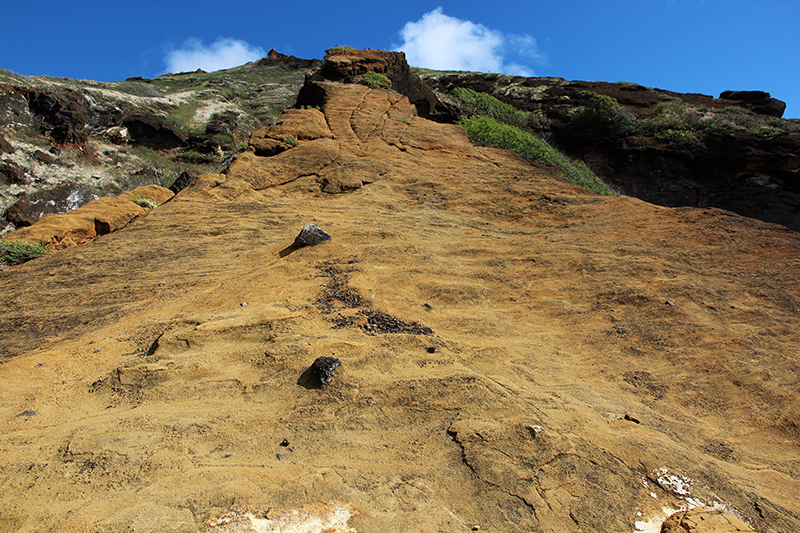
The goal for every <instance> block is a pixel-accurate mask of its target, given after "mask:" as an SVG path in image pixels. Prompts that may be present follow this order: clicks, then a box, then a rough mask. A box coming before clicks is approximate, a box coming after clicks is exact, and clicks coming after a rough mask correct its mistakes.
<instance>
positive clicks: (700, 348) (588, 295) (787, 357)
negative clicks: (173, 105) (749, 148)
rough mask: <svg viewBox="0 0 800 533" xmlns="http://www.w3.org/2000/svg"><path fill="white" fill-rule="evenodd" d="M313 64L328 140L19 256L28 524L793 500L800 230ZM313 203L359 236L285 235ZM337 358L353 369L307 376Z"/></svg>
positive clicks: (771, 507)
mask: <svg viewBox="0 0 800 533" xmlns="http://www.w3.org/2000/svg"><path fill="white" fill-rule="evenodd" d="M309 83H310V84H313V85H311V86H312V87H313V91H316V92H317V93H318V94H319V95H321V102H322V103H321V105H320V107H321V112H322V113H323V114H324V117H325V121H326V124H327V125H328V127H329V129H330V133H331V138H315V139H313V140H311V139H308V140H300V141H297V142H298V144H297V146H294V147H292V148H289V149H287V150H286V151H284V152H282V153H280V154H277V155H274V156H271V157H266V156H259V155H256V153H255V151H251V152H248V153H246V154H244V155H243V156H242V157H240V159H238V160H237V161H236V162H235V163H234V164H232V165H231V167H230V169H229V171H228V173H226V174H207V175H204V176H200V177H198V179H197V180H195V182H194V183H193V184H192V185H190V186H189V187H187V188H186V189H184V190H183V191H181V193H180V194H178V195H177V196H176V197H175V198H174V199H173V200H171V201H170V202H168V203H166V204H164V205H163V206H161V207H159V208H158V209H156V210H154V211H152V212H151V213H149V214H148V216H144V217H140V218H138V219H137V220H135V222H134V223H132V224H129V225H128V226H126V227H125V228H124V229H122V230H121V231H115V232H112V233H110V234H107V235H105V236H103V237H102V238H100V239H96V240H94V241H93V242H91V243H89V242H87V243H85V244H83V245H81V246H75V247H72V248H70V249H66V250H61V251H58V252H56V253H53V254H50V255H49V256H46V257H44V258H39V259H36V260H34V261H31V262H30V263H26V264H25V265H21V266H19V267H12V268H9V269H8V270H6V271H4V272H2V273H1V274H2V276H0V301H3V302H4V303H6V307H5V308H4V312H3V313H2V316H0V354H2V357H3V358H4V359H3V364H2V365H0V382H2V383H3V384H4V386H3V387H0V408H2V410H3V413H5V414H6V415H5V416H0V449H2V450H3V453H2V454H0V467H1V468H2V471H3V472H4V473H6V477H5V482H4V483H5V485H4V487H5V489H6V490H4V491H2V492H0V508H2V509H3V514H2V517H0V519H2V520H4V521H5V522H4V524H8V529H15V530H26V529H27V530H33V529H47V530H55V531H59V530H61V531H76V530H87V529H99V530H106V531H126V530H130V529H133V530H149V531H152V530H158V531H169V530H173V531H186V532H190V531H191V532H194V531H202V530H204V529H208V530H211V531H215V530H216V531H226V530H229V529H226V528H227V525H228V524H234V522H235V521H238V520H239V519H241V522H242V523H243V524H244V525H247V524H248V523H249V524H250V525H251V526H252V524H253V523H254V522H253V520H255V519H258V520H261V521H262V522H260V524H261V525H263V526H264V527H267V526H268V525H269V526H272V525H275V524H276V523H278V522H277V518H278V517H277V516H273V517H274V518H275V519H276V520H275V521H272V520H273V517H270V516H267V517H261V518H256V517H255V516H253V520H251V519H250V517H247V516H242V515H243V513H242V512H238V511H232V510H231V508H236V509H264V505H265V504H264V502H269V506H270V507H271V508H272V509H284V510H294V511H297V512H292V517H294V518H291V519H292V520H295V521H297V520H298V519H299V518H298V517H300V510H301V509H306V511H305V514H304V515H302V520H304V521H305V519H306V515H308V516H312V517H319V516H322V515H323V514H324V515H325V516H327V514H326V513H327V511H326V513H320V512H318V510H314V509H311V508H310V507H309V508H307V507H306V506H313V505H316V504H318V503H319V502H336V503H335V506H334V504H331V507H330V509H334V510H335V509H346V510H347V511H348V514H347V515H346V518H344V519H342V520H338V521H337V522H336V523H337V524H346V527H348V528H350V529H352V530H355V531H360V532H371V531H394V530H396V529H397V524H399V523H401V524H403V527H405V528H406V529H409V530H415V531H451V532H459V531H465V530H466V531H476V530H480V531H502V532H512V533H519V532H522V531H525V532H528V531H531V532H543V533H544V532H559V533H561V532H567V533H571V532H575V533H578V532H585V531H597V532H606V533H619V532H620V531H634V530H635V529H636V523H637V522H640V521H641V522H645V521H650V520H651V519H652V520H660V521H663V519H664V518H665V517H663V508H670V509H678V508H681V507H683V506H688V505H696V504H697V503H698V502H699V503H701V504H705V505H712V504H713V502H719V503H720V504H724V505H727V506H730V508H732V509H736V510H739V511H748V510H751V511H749V516H750V519H751V520H752V521H753V523H754V526H756V527H758V528H761V529H762V530H769V529H773V530H776V531H795V530H798V529H800V504H799V503H798V501H797V498H796V497H795V496H794V495H795V494H797V493H798V491H800V478H799V477H798V474H797V472H796V468H795V466H794V465H795V463H796V460H797V453H796V445H795V444H796V441H797V438H798V433H797V427H800V401H798V399H797V395H796V390H795V389H796V383H797V382H798V379H800V376H798V366H799V365H798V364H797V360H796V359H797V355H796V354H797V353H798V350H797V347H798V346H800V333H798V328H797V327H796V325H797V323H798V320H799V319H800V294H798V287H799V286H800V237H798V234H797V233H795V232H792V231H789V230H787V229H785V228H782V227H779V226H776V225H772V224H767V223H763V222H760V221H757V220H753V219H748V218H745V217H741V216H738V215H735V214H733V213H731V212H727V211H721V210H718V209H712V208H707V209H695V208H680V209H671V208H665V207H660V206H656V205H652V204H647V203H645V202H642V201H639V200H636V199H634V198H630V197H611V198H609V197H600V196H597V195H595V194H593V193H590V192H588V191H586V190H585V189H582V188H580V187H577V186H574V185H572V184H569V183H566V182H564V181H563V180H562V179H560V178H559V177H558V176H555V175H553V174H552V173H550V172H549V171H548V170H547V169H543V168H540V167H536V166H532V165H530V164H529V163H528V162H526V161H524V160H522V159H520V158H518V157H516V156H514V155H513V154H510V153H508V152H505V151H501V150H494V149H488V148H480V147H475V146H472V145H471V144H470V143H469V141H468V139H467V138H466V135H465V134H464V132H463V130H462V129H460V128H458V127H457V126H454V125H449V124H439V123H436V122H433V121H430V120H425V119H422V118H420V117H419V116H417V115H416V108H415V107H414V106H413V105H412V104H411V103H410V102H409V101H408V99H407V98H405V97H403V96H402V95H399V94H398V93H390V92H387V91H383V90H373V89H369V88H367V87H365V86H362V85H358V84H342V83H336V82H330V81H324V80H323V81H313V80H312V81H310V82H309ZM305 111H308V110H305ZM298 117H307V118H308V121H307V123H308V127H309V129H310V128H311V125H312V124H316V123H317V122H316V121H315V120H314V119H313V118H312V117H313V115H312V114H305V115H303V114H300V115H298ZM304 122H305V121H304V120H301V119H300V118H298V121H297V123H296V128H297V129H296V130H295V131H296V132H298V133H300V132H302V131H303V128H304V126H303V124H304ZM377 163H380V164H381V165H382V167H381V168H382V169H383V173H382V174H380V175H379V176H377V178H378V179H375V181H373V182H372V183H371V184H368V185H367V186H363V185H362V186H361V187H360V188H359V189H357V190H356V191H355V193H354V194H346V195H345V194H326V193H324V192H322V191H321V190H320V186H321V184H322V183H323V180H324V178H325V177H326V176H328V175H329V174H331V175H333V173H334V172H341V173H340V174H336V175H337V176H340V177H341V176H343V175H345V174H347V171H346V170H344V169H348V168H352V169H353V172H360V173H361V174H362V175H364V176H366V175H368V174H371V173H373V172H374V170H371V169H372V168H373V167H372V165H373V164H377ZM347 165H351V166H347ZM128 203H130V204H133V202H130V201H128ZM88 205H89V204H87V206H88ZM133 205H135V204H133ZM87 206H84V208H81V209H86V207H87ZM77 211H80V209H79V210H77ZM77 211H76V212H77ZM60 216H61V217H66V215H60ZM53 218H54V217H44V218H43V219H42V220H40V221H39V222H38V223H37V224H35V225H34V226H32V227H31V228H29V229H33V228H36V227H37V226H39V225H40V224H42V222H43V221H44V220H48V219H53ZM61 220H67V219H61ZM92 220H96V218H93V219H92ZM306 222H308V223H315V224H318V225H319V226H320V227H323V228H325V229H326V230H327V231H330V233H331V234H333V235H335V237H336V238H335V239H333V240H331V241H330V242H328V243H327V244H325V245H324V246H316V247H309V248H305V249H304V250H303V252H302V253H292V254H289V255H281V251H282V250H283V249H285V246H286V244H287V238H290V237H287V236H292V235H295V234H296V232H297V229H298V225H299V224H304V223H306ZM321 265H324V268H322V269H321ZM345 271H346V273H347V276H346V278H345V277H343V276H341V275H340V273H341V272H345ZM345 281H346V283H345ZM315 298H316V299H317V302H315ZM319 299H323V300H324V302H325V303H328V304H331V306H330V308H331V309H332V311H334V312H335V313H336V319H335V320H331V319H330V318H332V315H333V313H331V314H325V312H324V311H323V309H325V306H323V305H322V304H320V303H318V300H319ZM244 302H247V303H248V305H242V303H244ZM365 302H368V309H369V310H370V311H374V313H364V312H363V310H364V309H366V306H367V303H365ZM668 302H671V303H668ZM315 303H316V305H315ZM333 304H335V305H333ZM672 304H674V305H672ZM359 311H362V313H361V314H359ZM392 317H401V318H402V320H398V321H395V320H390V319H392ZM364 319H366V320H376V321H377V322H383V321H385V323H386V324H387V325H388V326H389V327H388V328H386V329H380V330H379V331H377V332H376V334H371V333H370V332H371V331H372V328H370V329H369V330H368V329H367V328H366V327H363V328H362V327H345V326H351V325H357V324H358V323H359V322H358V321H359V320H364ZM415 324H416V325H421V324H424V326H420V328H418V329H416V328H415V330H413V331H410V332H409V331H408V330H406V329H404V328H397V329H394V325H401V326H413V325H415ZM415 333H416V334H415ZM431 347H435V348H436V349H435V350H430V349H429V348H431ZM318 357H332V358H335V359H338V360H340V361H341V362H342V367H341V368H339V369H337V370H336V371H335V373H334V379H333V380H331V381H330V382H329V383H327V384H326V385H325V387H322V388H314V387H306V386H303V383H302V382H300V381H299V380H298V376H301V375H302V374H303V373H304V372H305V371H306V370H307V369H308V365H309V364H310V362H311V361H314V360H316V359H317V358H318ZM25 411H31V412H34V411H35V412H36V413H37V414H36V415H35V416H30V417H19V418H15V416H16V415H17V414H19V413H23V412H25ZM284 440H285V441H287V445H286V446H281V443H282V442H283V441H284ZM288 443H291V445H288ZM290 448H291V449H290ZM53 494H58V495H59V498H53ZM290 512H291V511H286V513H290ZM276 513H277V512H276ZM283 514H284V512H281V515H283ZM226 516H227V517H228V518H229V519H230V520H229V522H225V521H224V517H226ZM221 517H222V518H221ZM656 517H660V518H656ZM281 518H282V516H281ZM267 520H270V521H272V522H271V523H267ZM652 523H653V524H656V526H658V525H660V524H658V523H656V522H652ZM236 525H238V524H236ZM331 527H333V526H331ZM336 527H338V526H336ZM342 527H345V526H344V525H342Z"/></svg>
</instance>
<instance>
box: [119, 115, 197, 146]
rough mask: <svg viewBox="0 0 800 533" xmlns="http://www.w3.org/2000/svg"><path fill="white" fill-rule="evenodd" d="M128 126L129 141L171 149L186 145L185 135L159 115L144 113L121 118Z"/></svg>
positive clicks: (125, 125)
mask: <svg viewBox="0 0 800 533" xmlns="http://www.w3.org/2000/svg"><path fill="white" fill-rule="evenodd" d="M122 125H123V126H124V127H126V128H128V135H130V137H131V143H133V144H139V145H142V146H147V147H149V148H153V149H154V150H171V149H173V148H182V147H184V146H186V135H185V134H183V133H181V132H180V131H178V130H177V129H176V128H174V127H173V126H170V125H169V124H167V123H166V122H164V120H163V119H162V118H161V117H158V116H156V115H153V114H150V113H146V114H138V115H131V116H129V117H126V118H124V119H123V120H122Z"/></svg>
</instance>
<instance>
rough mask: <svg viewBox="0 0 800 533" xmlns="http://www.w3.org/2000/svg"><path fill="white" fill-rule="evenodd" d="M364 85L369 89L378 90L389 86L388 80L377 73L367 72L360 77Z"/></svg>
mask: <svg viewBox="0 0 800 533" xmlns="http://www.w3.org/2000/svg"><path fill="white" fill-rule="evenodd" d="M361 80H362V81H363V82H364V85H366V86H367V87H369V88H370V89H380V88H381V87H388V86H389V78H387V77H386V76H384V75H383V74H380V73H379V72H373V71H369V72H367V73H366V74H364V75H363V76H362V77H361Z"/></svg>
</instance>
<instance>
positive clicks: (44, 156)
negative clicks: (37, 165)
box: [33, 150, 56, 165]
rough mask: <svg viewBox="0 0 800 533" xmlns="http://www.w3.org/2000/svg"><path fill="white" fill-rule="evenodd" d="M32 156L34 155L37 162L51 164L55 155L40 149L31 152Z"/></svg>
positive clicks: (53, 162) (54, 160)
mask: <svg viewBox="0 0 800 533" xmlns="http://www.w3.org/2000/svg"><path fill="white" fill-rule="evenodd" d="M33 157H35V158H36V159H37V160H38V161H39V162H41V163H44V164H45V165H53V164H55V162H56V158H55V157H53V156H51V155H50V154H48V153H46V152H43V151H41V150H36V151H35V152H33Z"/></svg>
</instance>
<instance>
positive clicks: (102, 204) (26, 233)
mask: <svg viewBox="0 0 800 533" xmlns="http://www.w3.org/2000/svg"><path fill="white" fill-rule="evenodd" d="M172 196H173V193H172V191H170V190H169V189H165V188H163V187H159V186H158V185H147V186H145V187H139V188H136V189H133V190H132V191H128V192H125V193H123V194H121V195H119V196H117V197H116V198H99V199H97V200H92V201H90V202H88V203H86V204H85V205H83V206H82V207H79V208H77V209H74V210H72V211H69V212H67V213H64V214H54V215H44V216H42V217H41V218H39V219H37V220H36V222H35V223H34V224H33V225H31V226H28V227H24V228H21V229H18V230H16V231H12V232H11V233H8V234H6V235H5V236H4V237H3V239H4V240H7V241H22V242H28V243H31V244H41V245H43V246H47V247H48V248H50V249H51V250H62V249H64V248H70V247H72V246H77V245H79V244H82V243H85V242H89V241H91V240H93V239H95V238H96V237H99V236H100V235H106V234H108V233H111V232H113V231H117V230H119V229H121V228H124V227H125V226H127V225H128V224H129V223H130V222H131V221H132V220H133V219H134V218H136V217H138V216H140V215H143V214H145V213H147V211H148V210H149V208H148V207H145V206H142V205H141V203H137V202H135V201H134V200H135V199H146V200H150V201H152V202H154V203H156V204H161V203H163V202H166V201H167V200H169V199H170V198H172Z"/></svg>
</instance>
